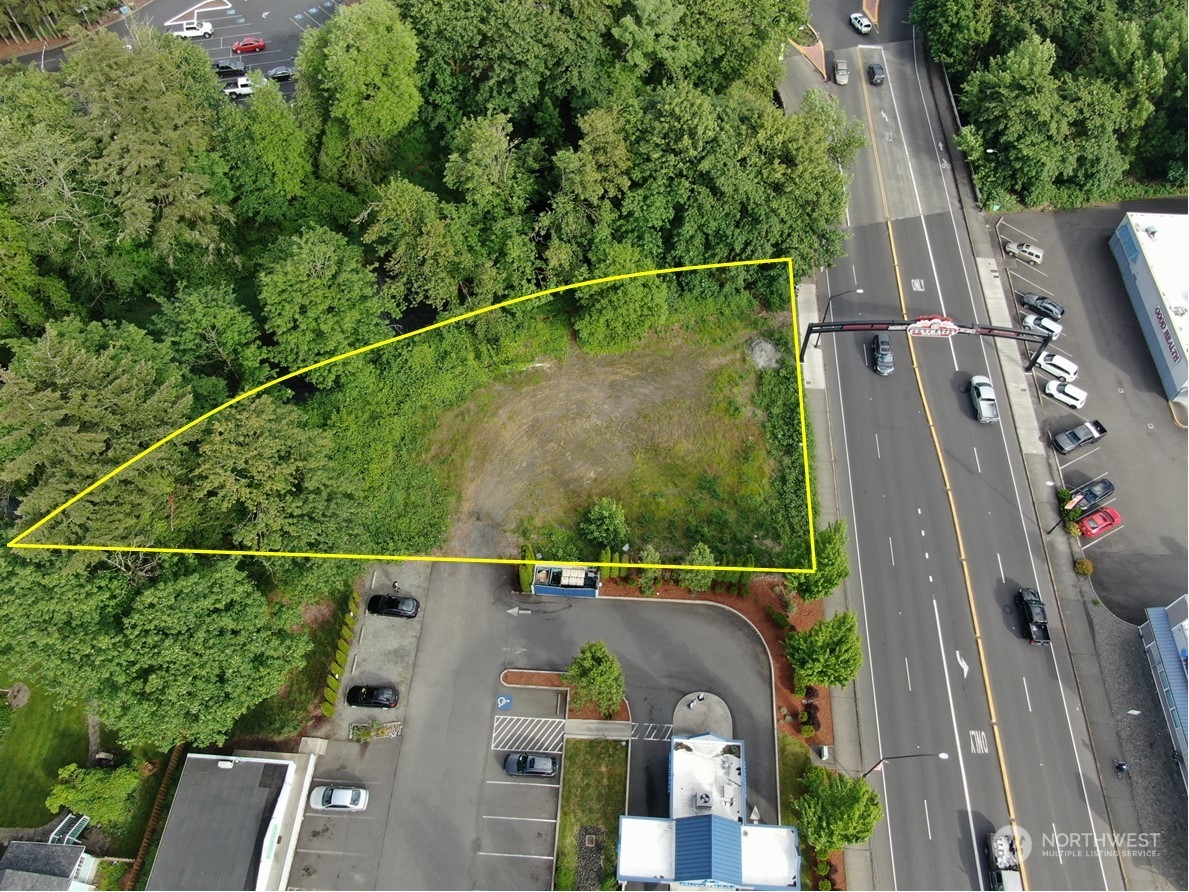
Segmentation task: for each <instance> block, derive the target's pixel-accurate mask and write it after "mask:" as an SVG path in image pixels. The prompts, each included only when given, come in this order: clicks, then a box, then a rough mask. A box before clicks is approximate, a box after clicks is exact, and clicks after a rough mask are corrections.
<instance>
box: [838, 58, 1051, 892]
mask: <svg viewBox="0 0 1189 892" xmlns="http://www.w3.org/2000/svg"><path fill="white" fill-rule="evenodd" d="M863 71H864V67H863V51H862V49H861V48H860V50H859V74H860V77H861V76H862V73H863ZM863 85H864V86H863V105H864V107H865V108H866V109H867V132H868V133H869V134H870V136H871V155H872V157H873V158H874V159H875V178H876V182H877V183H878V184H879V196H880V201H881V202H882V204H883V215H884V219H885V220H886V221H887V222H886V224H885V225H886V226H887V230H888V245H889V247H890V249H891V252H892V273H893V277H894V279H895V282H896V293H897V295H898V296H899V298H900V315H901V316H902V317H903V318H904V319H907V318H908V305H907V302H906V300H905V291H904V283H903V281H902V279H901V277H900V260H899V256H898V254H897V252H896V237H895V234H894V233H893V231H892V219H891V213H890V209H889V207H888V196H887V192H886V190H885V189H884V176H883V168H882V167H881V165H880V163H879V143H878V142H877V140H876V139H875V131H874V126H873V121H874V118H873V116H872V114H871V102H870V97H869V96H868V89H869V88H868V87H867V81H866V79H864V80H863ZM913 341H914V338H913V337H912V336H911V335H909V338H908V353H909V356H910V357H911V359H912V373H913V376H914V377H915V378H916V382H917V391H918V392H919V393H920V396H921V405H922V407H923V408H924V410H925V419H926V421H927V422H928V424H929V436H930V437H931V438H932V440H933V450H934V452H935V454H936V455H937V463H938V465H939V466H940V467H941V479H942V482H943V483H945V496H946V501H947V502H948V503H949V506H950V516H951V517H952V519H953V521H954V535H955V536H956V537H957V540H958V563H959V564H960V566H961V568H962V580H963V582H964V583H965V585H966V600H967V603H968V605H969V607H970V620H971V622H972V623H973V624H974V643H975V646H976V648H977V649H978V663H979V671H980V672H981V673H982V676H983V687H984V688H985V689H986V692H987V709H988V710H989V712H990V719H991V733H992V734H993V735H994V736H995V755H996V758H997V759H998V761H999V773H1000V775H1001V777H1002V778H1003V795H1004V797H1005V798H1006V800H1007V814H1008V822H1009V823H1010V824H1011V827H1012V835H1013V837H1015V842H1016V850H1017V851H1021V849H1020V840H1019V837H1018V835H1017V834H1016V818H1015V815H1016V809H1015V805H1014V804H1013V799H1012V794H1011V781H1010V780H1009V779H1008V776H1007V764H1006V763H1005V762H1004V758H1003V740H1002V738H1001V737H1000V733H999V718H998V715H997V713H996V711H995V698H994V696H993V695H992V694H991V679H990V676H989V675H988V670H987V655H986V651H985V650H984V648H983V637H982V632H981V631H980V630H979V624H978V613H977V611H976V610H975V602H974V586H973V584H972V583H971V581H970V566H969V564H968V562H967V560H966V546H965V544H964V542H963V539H962V526H961V524H960V523H959V521H958V507H957V505H956V504H955V503H954V490H953V487H952V486H951V485H950V475H949V470H948V468H947V467H946V463H945V454H944V453H943V452H942V449H941V441H940V440H939V439H938V436H937V425H936V424H934V422H933V413H932V411H930V409H929V399H928V397H927V396H926V395H925V382H924V379H923V378H922V377H921V368H920V364H919V363H918V362H917V353H916V346H915V344H914V343H913ZM1020 879H1021V881H1022V882H1023V883H1024V886H1025V888H1027V886H1028V883H1027V875H1026V874H1025V872H1024V862H1023V860H1022V859H1021V860H1020Z"/></svg>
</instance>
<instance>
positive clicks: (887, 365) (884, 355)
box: [871, 334, 896, 375]
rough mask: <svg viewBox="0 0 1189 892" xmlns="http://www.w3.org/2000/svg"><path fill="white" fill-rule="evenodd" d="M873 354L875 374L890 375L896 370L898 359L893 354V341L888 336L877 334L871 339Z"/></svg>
mask: <svg viewBox="0 0 1189 892" xmlns="http://www.w3.org/2000/svg"><path fill="white" fill-rule="evenodd" d="M871 353H872V354H873V355H874V356H875V374H877V375H890V374H892V372H893V371H895V369H896V362H895V359H896V357H895V356H894V355H893V354H892V339H891V338H889V337H888V336H887V335H886V334H877V335H876V336H875V337H873V338H872V339H871Z"/></svg>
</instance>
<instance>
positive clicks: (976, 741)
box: [970, 731, 991, 756]
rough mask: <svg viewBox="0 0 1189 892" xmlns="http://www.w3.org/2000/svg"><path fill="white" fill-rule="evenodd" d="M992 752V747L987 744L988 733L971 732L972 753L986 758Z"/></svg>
mask: <svg viewBox="0 0 1189 892" xmlns="http://www.w3.org/2000/svg"><path fill="white" fill-rule="evenodd" d="M990 751H991V747H990V746H989V745H988V743H987V732H986V731H971V732H970V752H972V753H974V754H976V755H979V756H985V755H986V754H987V753H989V752H990Z"/></svg>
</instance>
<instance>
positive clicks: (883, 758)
mask: <svg viewBox="0 0 1189 892" xmlns="http://www.w3.org/2000/svg"><path fill="white" fill-rule="evenodd" d="M929 756H936V757H937V758H938V759H948V758H949V757H950V754H949V753H909V754H908V755H906V756H881V757H880V760H879V761H878V762H876V763H875V764H874V765H872V766H871V767H870V768H868V769H867V770H866V771H864V772H863V774H862V777H866V776H867V775H869V774H870V773H871V772H873V771H878V770H879V769H880V768H882V767H883V763H884V762H891V761H892V760H893V759H924V758H927V757H929Z"/></svg>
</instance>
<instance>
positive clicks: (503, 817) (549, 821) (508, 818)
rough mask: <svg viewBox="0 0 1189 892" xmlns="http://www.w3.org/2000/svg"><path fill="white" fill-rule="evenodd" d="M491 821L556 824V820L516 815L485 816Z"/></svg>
mask: <svg viewBox="0 0 1189 892" xmlns="http://www.w3.org/2000/svg"><path fill="white" fill-rule="evenodd" d="M483 817H484V818H486V819H487V820H489V821H536V822H538V823H541V824H556V823H557V819H556V818H518V817H516V816H515V815H484V816H483Z"/></svg>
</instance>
